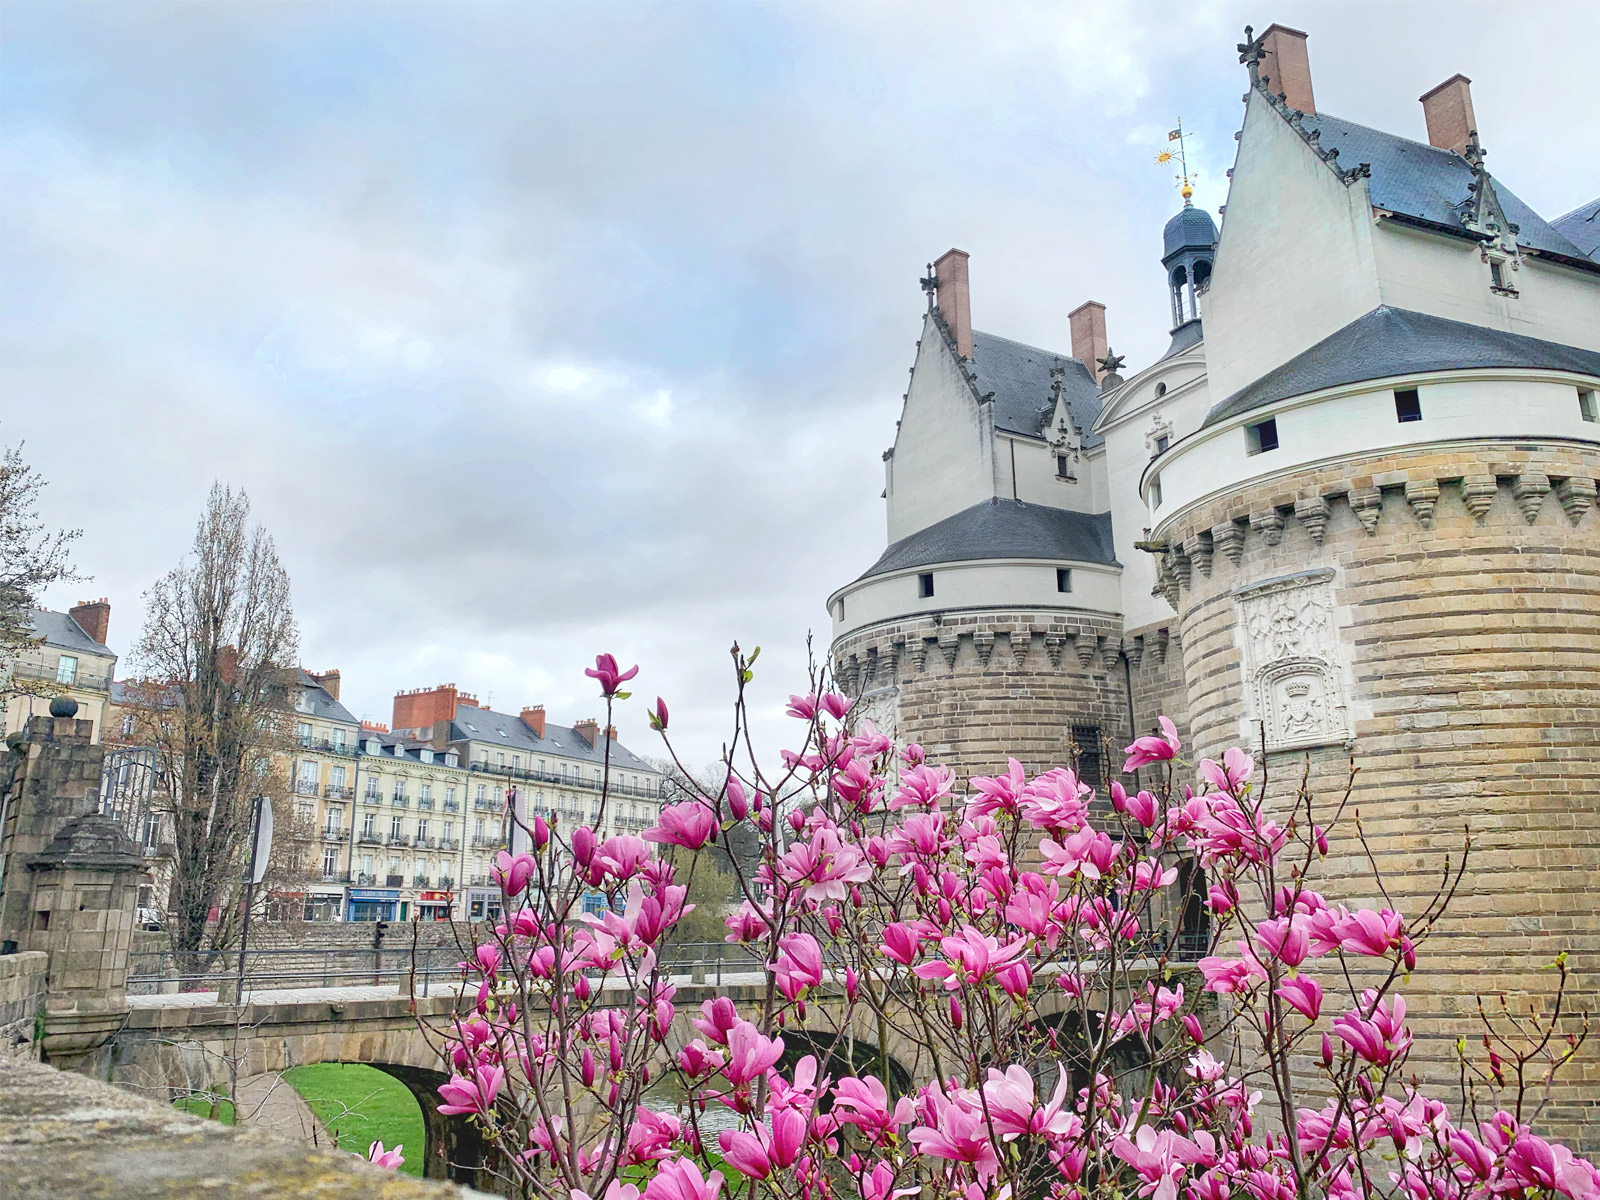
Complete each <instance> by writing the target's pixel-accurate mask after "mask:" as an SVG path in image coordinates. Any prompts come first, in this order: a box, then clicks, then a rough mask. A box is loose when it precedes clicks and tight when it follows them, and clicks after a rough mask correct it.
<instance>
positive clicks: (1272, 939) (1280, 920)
mask: <svg viewBox="0 0 1600 1200" xmlns="http://www.w3.org/2000/svg"><path fill="white" fill-rule="evenodd" d="M1256 936H1257V937H1258V938H1259V939H1260V942H1261V947H1262V949H1263V950H1265V951H1266V953H1264V954H1262V955H1261V957H1262V958H1276V959H1277V960H1278V961H1279V962H1281V963H1283V964H1284V965H1285V966H1290V967H1298V966H1299V965H1300V964H1301V963H1303V962H1305V960H1306V956H1307V955H1309V954H1310V953H1311V935H1310V934H1309V933H1308V932H1307V931H1306V926H1305V922H1304V921H1295V920H1294V919H1293V918H1291V917H1274V918H1272V919H1271V920H1270V921H1262V922H1261V923H1260V924H1258V925H1257V926H1256Z"/></svg>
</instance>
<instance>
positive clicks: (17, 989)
mask: <svg viewBox="0 0 1600 1200" xmlns="http://www.w3.org/2000/svg"><path fill="white" fill-rule="evenodd" d="M49 965H50V956H49V955H48V954H45V953H44V952H42V951H38V950H31V951H24V952H22V953H20V954H5V955H0V1058H13V1057H21V1058H37V1057H38V1055H39V1039H38V1023H39V1013H40V1010H41V1009H43V1007H44V989H45V972H46V971H47V970H48V968H49Z"/></svg>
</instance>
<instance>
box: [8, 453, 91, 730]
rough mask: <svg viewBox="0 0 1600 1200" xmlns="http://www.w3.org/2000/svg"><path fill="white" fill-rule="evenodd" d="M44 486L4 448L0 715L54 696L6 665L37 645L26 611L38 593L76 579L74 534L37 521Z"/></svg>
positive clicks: (33, 605) (43, 684)
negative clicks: (16, 701) (15, 700)
mask: <svg viewBox="0 0 1600 1200" xmlns="http://www.w3.org/2000/svg"><path fill="white" fill-rule="evenodd" d="M44 486H45V481H44V479H43V478H41V477H40V475H39V473H38V472H37V471H35V470H34V469H33V468H32V467H30V466H29V465H28V464H27V463H25V462H24V461H23V460H22V447H21V446H20V445H19V446H10V447H7V448H6V450H5V453H4V455H3V456H0V711H4V709H3V706H4V703H5V700H6V698H7V697H9V696H16V695H23V694H33V695H42V694H45V693H47V692H50V691H53V690H54V685H53V684H51V683H49V682H48V681H45V680H36V679H24V678H18V677H16V676H15V675H14V673H13V672H12V671H11V670H10V669H9V664H11V663H12V662H14V661H15V659H16V657H17V655H18V654H20V653H22V652H23V651H25V650H27V649H29V648H31V647H32V646H34V645H36V644H37V642H38V638H37V637H35V635H34V632H33V617H32V613H31V612H30V610H31V609H34V608H37V607H38V606H39V599H40V595H41V593H43V591H44V589H45V588H47V587H49V586H50V585H51V584H52V583H67V582H73V581H75V580H78V579H80V578H81V576H79V575H78V574H77V573H76V572H75V571H74V570H73V568H72V560H71V558H70V556H69V550H70V548H71V546H72V543H73V542H74V541H75V540H77V537H78V535H79V532H80V531H79V530H76V529H61V530H50V529H47V528H46V526H45V524H44V522H43V521H41V520H40V519H39V492H40V490H41V489H43V487H44Z"/></svg>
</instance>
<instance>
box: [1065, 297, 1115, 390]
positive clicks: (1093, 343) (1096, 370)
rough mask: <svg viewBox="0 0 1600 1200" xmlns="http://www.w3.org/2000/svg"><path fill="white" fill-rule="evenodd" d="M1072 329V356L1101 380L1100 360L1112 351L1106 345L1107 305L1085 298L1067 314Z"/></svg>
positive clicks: (1097, 379)
mask: <svg viewBox="0 0 1600 1200" xmlns="http://www.w3.org/2000/svg"><path fill="white" fill-rule="evenodd" d="M1067 326H1068V327H1069V328H1070V329H1071V330H1072V357H1073V358H1075V359H1077V360H1078V361H1079V362H1081V363H1082V364H1083V365H1084V366H1086V367H1088V368H1089V374H1091V375H1093V376H1094V381H1095V382H1096V383H1099V382H1100V374H1101V372H1100V360H1101V359H1102V358H1104V357H1105V356H1106V355H1107V354H1109V353H1110V348H1109V347H1108V346H1107V345H1106V306H1105V305H1104V304H1101V303H1100V301H1098V300H1085V301H1084V302H1083V303H1082V304H1080V305H1078V307H1077V308H1075V309H1073V310H1072V311H1071V312H1070V313H1068V314H1067Z"/></svg>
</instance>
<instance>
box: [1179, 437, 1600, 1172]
mask: <svg viewBox="0 0 1600 1200" xmlns="http://www.w3.org/2000/svg"><path fill="white" fill-rule="evenodd" d="M1597 476H1600V453H1596V452H1595V451H1594V450H1592V449H1588V448H1585V447H1581V446H1579V445H1570V446H1561V445H1556V446H1542V447H1532V446H1527V445H1518V444H1512V443H1487V442H1484V443H1473V444H1468V445H1461V446H1456V447H1450V446H1440V447H1432V448H1428V449H1426V450H1421V451H1415V452H1409V453H1401V452H1394V453H1388V454H1384V455H1382V456H1375V457H1373V458H1371V459H1368V460H1361V461H1357V462H1355V463H1353V464H1352V463H1350V462H1345V463H1343V464H1340V465H1338V466H1335V467H1329V468H1327V469H1324V470H1321V471H1318V472H1305V473H1302V474H1300V475H1297V476H1295V477H1293V478H1291V479H1288V480H1280V481H1277V482H1269V483H1264V484H1262V485H1259V486H1255V487H1251V488H1246V489H1244V490H1243V491H1241V492H1239V493H1237V494H1235V495H1232V496H1228V497H1225V498H1222V499H1219V500H1218V501H1216V502H1215V503H1212V504H1210V505H1207V506H1203V507H1201V508H1200V509H1198V510H1196V511H1192V512H1189V513H1184V514H1181V515H1180V516H1179V517H1178V518H1177V519H1175V520H1174V522H1173V523H1172V524H1171V526H1170V527H1168V528H1167V529H1165V530H1163V531H1158V533H1159V532H1165V534H1166V540H1167V544H1168V546H1169V551H1168V553H1167V554H1166V556H1165V558H1164V560H1163V562H1162V578H1163V581H1164V584H1165V586H1166V588H1167V591H1168V595H1169V598H1171V599H1172V600H1173V601H1174V602H1175V605H1176V607H1177V608H1178V611H1179V613H1180V624H1181V631H1182V632H1181V641H1182V645H1183V653H1182V657H1183V662H1184V670H1185V674H1186V677H1187V692H1188V715H1189V717H1190V729H1191V732H1192V735H1193V739H1194V742H1195V746H1194V747H1193V749H1194V751H1195V753H1196V754H1197V755H1199V754H1209V755H1212V756H1216V755H1217V753H1218V752H1219V751H1220V750H1221V749H1223V748H1224V747H1225V746H1227V745H1229V744H1233V743H1236V742H1239V741H1240V740H1241V725H1243V724H1245V723H1246V722H1247V721H1248V719H1249V717H1250V716H1257V717H1260V718H1261V719H1262V720H1264V721H1266V722H1267V725H1268V727H1269V737H1271V738H1274V739H1276V740H1277V741H1280V742H1289V743H1294V742H1296V740H1297V739H1298V740H1299V741H1300V742H1301V743H1302V748H1299V749H1286V750H1284V751H1282V752H1275V753H1272V754H1271V755H1270V756H1269V760H1268V764H1267V765H1268V767H1269V769H1270V781H1269V784H1268V793H1267V794H1268V796H1269V798H1270V797H1275V798H1276V799H1277V801H1278V802H1279V803H1282V802H1283V801H1284V799H1285V797H1288V796H1292V794H1293V790H1294V787H1295V785H1296V784H1297V783H1298V780H1299V777H1300V775H1301V772H1302V770H1303V767H1304V764H1305V763H1306V762H1307V761H1309V764H1310V772H1311V783H1312V787H1313V788H1314V790H1315V795H1316V798H1317V801H1318V802H1319V804H1320V805H1321V808H1320V810H1319V815H1325V814H1327V813H1328V812H1329V811H1330V809H1331V806H1332V804H1333V803H1335V802H1336V801H1337V799H1338V797H1339V795H1340V794H1341V793H1342V791H1343V789H1344V786H1345V783H1346V779H1347V776H1348V770H1349V767H1350V765H1351V764H1352V763H1353V765H1354V766H1355V767H1356V769H1357V772H1358V773H1357V775H1356V777H1355V780H1354V785H1353V791H1352V796H1351V801H1352V810H1351V811H1350V812H1348V813H1347V816H1346V820H1345V822H1344V825H1343V828H1342V829H1341V830H1340V831H1339V832H1338V833H1337V834H1336V835H1335V837H1334V838H1333V844H1332V847H1331V853H1330V855H1329V857H1328V858H1327V859H1326V860H1325V862H1324V863H1323V864H1322V867H1321V874H1320V876H1319V877H1318V878H1317V882H1316V884H1315V885H1314V886H1319V887H1320V889H1321V890H1322V891H1324V893H1325V894H1327V895H1328V896H1329V898H1330V900H1341V901H1346V902H1349V903H1356V902H1360V903H1362V904H1372V905H1379V904H1382V903H1383V902H1384V901H1383V897H1382V896H1380V895H1379V894H1378V893H1377V889H1376V887H1375V885H1374V884H1373V883H1372V882H1371V880H1370V873H1369V869H1368V866H1367V863H1366V860H1365V856H1364V853H1363V851H1362V848H1361V846H1360V844H1359V842H1358V841H1357V839H1356V830H1355V822H1354V819H1353V818H1354V817H1355V816H1356V814H1359V817H1360V822H1361V829H1362V830H1363V831H1364V833H1365V835H1366V837H1367V840H1368V842H1369V844H1370V846H1371V849H1372V852H1373V856H1374V859H1375V861H1376V864H1377V866H1378V868H1379V869H1380V871H1381V872H1382V875H1383V880H1384V886H1385V887H1386V889H1387V893H1388V895H1389V896H1390V897H1392V899H1393V901H1394V904H1395V906H1396V907H1397V908H1399V909H1400V910H1401V911H1403V912H1404V913H1406V914H1407V915H1408V916H1416V915H1418V914H1420V913H1421V912H1422V911H1423V910H1424V908H1425V906H1426V904H1427V902H1428V899H1429V898H1430V897H1431V896H1432V895H1433V894H1434V892H1435V889H1436V888H1437V887H1438V885H1439V882H1440V879H1441V875H1442V872H1443V869H1444V866H1445V863H1446V860H1447V857H1448V861H1449V862H1450V863H1452V864H1455V863H1458V862H1459V856H1460V853H1461V847H1462V842H1463V837H1464V830H1465V829H1467V828H1470V830H1471V836H1472V842H1473V845H1472V851H1471V853H1470V855H1469V857H1468V863H1467V869H1466V874H1465V876H1464V877H1463V879H1462V881H1461V887H1460V890H1459V892H1458V893H1457V895H1456V897H1455V899H1454V901H1453V902H1452V903H1451V905H1450V908H1449V910H1448V912H1447V913H1446V914H1445V917H1444V919H1443V921H1442V922H1440V923H1439V925H1438V933H1437V935H1436V936H1435V937H1433V938H1432V939H1431V940H1430V941H1429V942H1428V944H1427V945H1426V946H1425V947H1424V948H1423V950H1422V959H1423V964H1422V965H1423V969H1422V970H1421V971H1420V972H1419V973H1418V974H1417V975H1415V976H1414V977H1413V978H1412V979H1411V980H1410V981H1403V982H1402V984H1401V985H1400V987H1399V989H1398V990H1399V991H1400V993H1401V994H1403V995H1404V996H1405V997H1406V1000H1407V1003H1408V1005H1409V1006H1410V1011H1411V1013H1412V1014H1413V1022H1412V1025H1413V1029H1414V1031H1415V1032H1416V1033H1417V1034H1418V1044H1417V1046H1416V1048H1415V1049H1414V1050H1413V1052H1412V1056H1411V1059H1410V1063H1409V1065H1408V1071H1416V1072H1419V1073H1421V1074H1422V1075H1423V1076H1424V1077H1425V1078H1427V1079H1428V1080H1429V1081H1430V1082H1431V1083H1432V1084H1433V1085H1434V1086H1435V1089H1436V1094H1438V1095H1440V1096H1441V1097H1453V1096H1454V1095H1455V1094H1456V1090H1457V1089H1456V1087H1455V1083H1456V1080H1457V1079H1458V1075H1459V1068H1458V1066H1457V1065H1456V1056H1455V1051H1454V1047H1453V1043H1454V1041H1455V1039H1456V1038H1457V1037H1465V1038H1466V1039H1467V1040H1468V1043H1469V1045H1475V1044H1477V1043H1478V1040H1479V1035H1481V1033H1482V1027H1481V1025H1480V1024H1479V1022H1478V1020H1477V1016H1476V1000H1475V995H1477V994H1481V995H1483V996H1485V997H1486V998H1487V999H1490V1000H1491V1001H1492V999H1493V997H1495V996H1497V995H1499V994H1504V995H1505V996H1506V997H1507V998H1508V999H1509V1000H1511V1001H1512V1002H1513V1003H1514V1004H1518V1005H1520V1006H1521V1007H1522V1008H1523V1010H1524V1011H1526V1007H1527V1004H1528V1003H1530V1002H1532V1003H1534V1004H1537V1005H1540V1006H1541V1007H1543V1008H1544V1009H1546V1010H1547V1009H1548V1005H1549V1000H1550V997H1551V995H1552V991H1553V985H1554V980H1555V976H1554V973H1553V972H1551V971H1549V970H1544V969H1542V968H1545V967H1546V965H1547V964H1549V963H1550V962H1551V961H1552V960H1553V959H1554V958H1555V957H1556V955H1557V954H1558V953H1560V952H1562V951H1569V952H1570V954H1571V958H1570V960H1569V961H1570V966H1571V968H1572V969H1573V971H1574V974H1575V979H1576V983H1575V986H1574V987H1573V988H1572V990H1570V991H1569V993H1568V1001H1567V1004H1568V1007H1569V1009H1570V1008H1577V1009H1581V1010H1586V1011H1588V1012H1591V1013H1593V1012H1595V1011H1596V1009H1597V1003H1600V903H1597V902H1596V899H1595V892H1594V889H1595V884H1596V881H1597V880H1600V514H1597V513H1596V512H1595V511H1594V497H1595V479H1596V477H1597ZM1274 581H1276V582H1274ZM1319 596H1323V597H1326V599H1318V597H1319ZM1252 606H1254V607H1252ZM1296 612H1298V613H1299V614H1300V616H1299V620H1300V622H1301V624H1302V626H1305V627H1307V628H1311V629H1312V632H1310V633H1303V634H1296V633H1295V631H1294V628H1293V627H1294V623H1295V618H1294V617H1293V615H1292V614H1294V613H1296ZM1285 613H1289V614H1291V615H1290V616H1288V617H1284V615H1283V614H1285ZM1241 614H1242V615H1243V622H1244V627H1241ZM1275 620H1276V621H1279V622H1280V624H1278V625H1275V624H1274V621H1275ZM1297 637H1302V638H1303V640H1304V643H1305V644H1304V645H1299V646H1297V645H1296V644H1295V641H1296V638H1297ZM1272 659H1277V660H1278V662H1277V665H1276V666H1274V665H1273V663H1272V662H1270V661H1269V660H1272ZM1324 660H1338V661H1331V662H1324ZM1280 668H1281V671H1280V673H1279V674H1277V675H1274V674H1273V672H1274V671H1275V670H1279V669H1280ZM1242 716H1243V717H1244V718H1245V720H1241V717H1242ZM1319 724H1320V725H1321V727H1322V728H1321V733H1320V738H1318V737H1315V736H1313V735H1314V734H1315V732H1316V730H1315V728H1314V727H1316V726H1318V725H1319ZM1252 727H1253V726H1252ZM1340 729H1344V730H1346V731H1347V732H1348V734H1349V735H1350V736H1349V738H1348V740H1344V739H1342V738H1341V737H1340V736H1339V732H1338V731H1339V730H1340ZM1308 731H1309V732H1308ZM1249 740H1250V742H1251V743H1255V742H1256V740H1257V738H1256V737H1254V736H1252V737H1251V738H1250V739H1249ZM1317 740H1320V742H1321V743H1322V744H1320V745H1317V746H1315V748H1310V749H1307V748H1303V746H1304V745H1305V744H1309V743H1310V742H1311V741H1317ZM1258 778H1259V775H1258ZM1331 1007H1332V1006H1331V1005H1330V1008H1331ZM1562 1079H1563V1082H1562V1083H1561V1084H1560V1085H1559V1086H1558V1087H1557V1089H1556V1092H1555V1094H1554V1096H1553V1098H1552V1105H1551V1107H1550V1108H1549V1109H1548V1110H1547V1111H1546V1113H1545V1114H1544V1117H1543V1119H1542V1121H1541V1124H1543V1125H1544V1126H1545V1127H1546V1128H1547V1129H1548V1130H1549V1131H1551V1132H1552V1133H1555V1134H1558V1135H1560V1136H1563V1137H1565V1138H1568V1139H1570V1140H1571V1144H1573V1145H1574V1147H1575V1148H1581V1149H1584V1150H1586V1151H1589V1152H1593V1151H1595V1150H1596V1149H1600V1055H1597V1054H1596V1053H1595V1052H1594V1049H1593V1048H1592V1047H1589V1048H1586V1052H1585V1053H1584V1054H1583V1055H1582V1056H1581V1057H1580V1059H1579V1060H1578V1061H1577V1062H1575V1063H1574V1064H1572V1065H1571V1066H1569V1068H1568V1069H1567V1070H1566V1071H1565V1072H1564V1074H1563V1076H1562Z"/></svg>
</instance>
